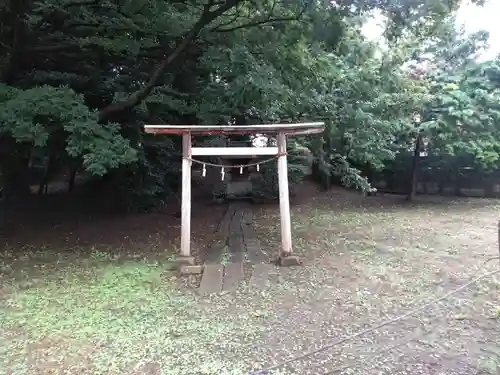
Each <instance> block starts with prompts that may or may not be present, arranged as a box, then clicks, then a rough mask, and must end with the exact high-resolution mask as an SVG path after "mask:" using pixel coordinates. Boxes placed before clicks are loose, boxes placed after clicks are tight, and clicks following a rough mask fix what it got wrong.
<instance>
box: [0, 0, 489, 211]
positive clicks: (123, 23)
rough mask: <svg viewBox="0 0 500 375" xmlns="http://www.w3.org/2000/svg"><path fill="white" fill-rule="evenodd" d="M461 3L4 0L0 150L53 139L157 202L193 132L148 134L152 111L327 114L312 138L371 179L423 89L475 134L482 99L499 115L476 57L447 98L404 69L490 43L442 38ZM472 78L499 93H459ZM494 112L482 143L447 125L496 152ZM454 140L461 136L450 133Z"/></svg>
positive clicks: (134, 193)
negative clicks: (417, 60) (373, 20)
mask: <svg viewBox="0 0 500 375" xmlns="http://www.w3.org/2000/svg"><path fill="white" fill-rule="evenodd" d="M459 3H460V2H459V1H458V0H454V1H449V2H442V1H438V0H432V1H426V2H424V3H422V2H421V1H417V0H412V1H407V0H404V1H403V0H397V1H392V0H391V1H379V0H371V1H360V0H346V1H339V2H336V3H335V4H328V5H327V4H325V3H321V2H304V1H302V0H295V1H286V2H277V1H274V0H262V1H259V2H257V3H255V2H250V1H248V0H229V1H227V2H215V1H212V0H205V1H201V0H195V1H190V2H183V1H175V2H172V1H163V0H133V1H127V2H125V3H123V2H121V3H120V2H118V3H117V2H114V1H109V0H105V1H101V2H93V1H86V2H78V1H76V0H50V1H44V2H41V1H35V2H11V3H10V4H8V5H2V7H3V8H2V14H4V15H5V16H4V17H3V18H2V28H1V30H0V46H1V47H2V48H1V49H0V83H1V86H0V140H2V142H0V155H8V156H9V157H8V161H7V157H5V156H3V157H2V160H4V163H3V165H0V168H2V169H8V165H14V164H16V165H18V166H24V168H28V167H27V164H28V163H29V159H30V158H31V153H32V151H33V149H34V148H40V147H42V148H44V149H45V150H46V155H50V156H51V157H53V158H55V159H57V160H58V164H57V168H58V169H62V170H64V169H67V168H68V166H69V163H70V162H71V163H72V164H71V165H72V166H73V165H75V164H76V165H78V166H79V165H80V164H81V166H82V167H83V169H85V170H86V171H87V172H89V173H90V174H93V175H96V176H104V175H107V174H111V175H112V177H113V178H112V179H110V180H113V181H114V182H113V184H114V189H112V190H113V191H114V192H115V193H117V195H119V196H120V200H121V201H122V202H123V204H124V205H125V206H127V207H130V208H132V206H139V207H148V206H150V205H152V204H155V203H159V202H161V201H163V200H164V198H165V196H166V195H168V194H170V193H169V192H171V191H172V190H175V185H176V183H177V182H176V180H178V167H177V166H176V165H175V163H174V162H173V160H175V159H176V158H177V159H178V158H179V142H177V141H176V140H175V139H174V138H173V137H172V138H169V137H167V136H165V137H164V138H165V139H167V141H166V143H167V145H166V147H165V149H164V151H162V152H160V151H158V150H159V147H163V146H165V145H163V146H160V145H158V144H155V145H153V144H150V143H148V142H145V141H144V140H143V139H142V137H143V135H142V134H141V126H142V124H145V123H156V124H166V123H169V124H175V123H176V124H214V123H221V122H222V123H228V122H230V123H234V122H238V123H242V122H245V123H272V122H299V121H305V120H309V121H311V120H324V121H325V122H326V124H327V131H326V132H325V134H324V136H323V141H322V142H321V141H319V140H317V139H316V140H312V139H308V140H305V141H303V143H304V144H307V145H308V146H309V147H310V148H311V151H312V152H313V153H314V155H315V157H316V158H317V160H318V161H319V163H320V164H321V166H322V168H320V169H321V170H322V171H323V173H324V174H325V175H328V176H331V175H338V176H339V177H340V179H341V180H342V181H344V183H345V184H349V185H352V186H354V187H357V188H359V189H361V190H367V189H369V185H368V184H367V183H366V179H364V178H362V177H361V175H360V173H359V171H358V170H357V169H356V168H354V167H353V165H355V164H368V165H370V166H371V167H372V168H376V169H381V168H383V166H384V163H385V161H386V160H388V159H392V158H394V156H395V153H396V151H397V150H398V149H399V148H400V146H401V143H405V144H406V143H411V142H412V140H413V139H414V135H415V129H416V126H415V124H414V115H415V113H418V112H421V109H422V105H423V103H427V104H428V106H429V107H433V108H434V107H447V108H455V109H454V111H455V112H453V111H451V110H450V111H448V112H447V114H445V112H446V111H441V112H439V111H437V112H439V115H437V114H436V115H435V116H434V115H433V116H434V117H435V118H434V117H432V116H431V117H430V119H426V125H423V124H422V131H424V130H425V129H427V128H429V131H430V130H431V129H436V127H439V128H440V129H444V127H443V125H442V124H443V123H446V124H452V122H453V121H451V120H449V119H450V118H452V117H453V118H455V119H456V121H458V120H459V121H461V122H464V121H467V122H468V123H469V124H470V129H471V130H470V131H469V133H470V134H472V133H474V134H476V130H477V128H478V121H480V122H481V121H483V120H481V119H474V118H475V117H474V115H473V113H472V112H471V111H476V110H481V111H483V110H485V111H486V112H488V114H486V115H485V116H488V120H485V121H486V122H488V123H491V122H494V121H496V120H495V119H496V114H495V113H494V111H493V110H492V109H491V106H490V105H489V104H488V103H491V102H495V101H496V100H497V98H496V96H493V97H492V96H491V95H492V94H491V90H492V89H491V87H489V86H488V87H486V86H484V85H483V84H485V85H487V84H486V83H484V82H483V83H481V84H479V86H478V83H477V82H473V80H472V77H473V76H474V74H478V73H477V72H476V73H474V72H473V70H470V72H469V73H468V77H470V79H469V80H467V81H463V80H462V81H460V79H459V80H458V81H460V82H458V81H457V82H455V81H454V80H450V79H446V80H444V81H442V82H445V81H446V83H450V82H452V81H453V82H454V84H456V85H457V86H458V90H454V91H457V92H450V93H448V94H447V95H441V96H440V97H438V96H439V95H436V94H435V92H431V91H432V90H433V89H432V88H431V86H432V84H431V83H430V82H428V81H425V82H422V81H418V80H415V79H414V78H413V77H412V76H411V74H409V72H408V70H405V69H403V64H404V63H407V62H408V61H409V60H410V59H411V58H412V57H414V56H415V55H416V56H420V55H421V52H422V51H424V50H426V51H429V50H430V49H432V48H434V53H435V54H436V55H439V56H440V58H441V60H442V61H443V62H447V63H446V64H441V65H442V66H446V67H447V68H446V69H444V68H442V70H443V71H446V72H448V71H451V70H453V69H458V68H459V67H460V64H458V65H457V64H454V63H451V62H450V61H452V60H453V58H454V57H456V56H461V55H463V54H464V53H467V52H469V53H470V52H471V51H473V50H475V49H476V47H477V46H478V45H482V44H481V43H483V44H484V41H485V36H484V35H482V37H478V38H476V39H474V40H473V41H472V42H470V43H469V44H462V45H460V48H456V49H453V53H451V52H450V53H448V54H445V53H444V52H443V51H444V50H445V49H444V48H443V46H444V45H448V46H449V45H450V43H452V42H453V43H455V41H456V38H455V39H454V36H453V34H452V33H450V32H449V30H448V29H447V27H448V26H449V22H448V18H449V16H450V15H451V14H452V12H453V11H454V10H455V9H456V8H457V6H458V4H459ZM372 10H377V11H379V12H380V14H382V15H384V16H386V17H387V20H388V22H387V25H386V26H387V27H386V33H385V34H386V36H387V41H389V42H390V45H389V46H388V47H387V48H385V49H384V48H381V46H380V45H377V44H374V43H370V42H368V41H367V40H365V38H364V37H363V36H362V33H361V27H362V24H363V20H364V19H365V18H364V16H365V15H366V14H367V12H369V11H372ZM443 25H445V26H443ZM445 31H446V32H445ZM436 51H438V52H436ZM33 56H36V59H35V58H33ZM455 60H456V59H455ZM451 67H452V68H453V69H452V68H451ZM152 72H153V73H152ZM466 75H467V74H466ZM440 82H441V81H440ZM491 82H493V81H491ZM481 85H482V86H481ZM438 86H439V85H438ZM436 87H437V86H436ZM429 90H430V91H429ZM470 90H472V91H475V92H476V91H478V90H479V91H481V90H482V91H481V92H486V93H487V94H484V95H483V94H480V93H479V91H478V93H477V94H474V95H471V94H470V93H469V94H465V96H464V94H459V93H462V92H469V91H470ZM435 91H436V90H435ZM452 91H453V90H452ZM428 93H431V94H430V95H431V96H432V99H429V100H427V99H428V98H427V94H428ZM481 95H482V96H481ZM485 95H486V96H485ZM495 95H496V94H495ZM457 102H459V103H461V104H460V108H462V109H460V113H456V106H455V104H456V103H457ZM452 106H453V107H452ZM486 107H488V109H486ZM433 111H434V110H433V109H432V110H430V112H432V113H434V112H436V111H434V112H433ZM437 112H436V113H437ZM436 123H439V126H438V125H435V124H436ZM482 123H484V121H483V122H482ZM450 126H451V125H450ZM489 126H490V125H489ZM492 126H493V125H491V126H490V128H488V129H486V128H484V127H483V130H481V132H482V133H481V134H482V135H481V136H480V137H479V138H477V139H476V141H475V142H473V141H472V140H468V141H463V139H462V138H460V137H458V136H451V135H450V134H452V133H453V132H452V130H451V127H450V128H449V130H447V131H446V132H444V131H442V130H441V133H440V134H444V133H447V134H448V136H446V137H445V136H442V138H443V146H439V149H442V150H445V148H446V147H448V148H449V149H453V150H454V151H453V152H457V151H456V149H457V148H462V149H464V148H467V149H468V150H467V152H468V153H473V154H474V155H476V156H477V157H478V158H479V159H481V160H484V164H485V165H486V164H488V165H493V164H494V163H495V162H496V160H497V159H498V156H497V148H496V146H493V143H494V142H493V141H492V139H488V136H487V135H486V133H488V132H490V133H488V134H491V129H492ZM433 131H434V130H433ZM457 134H458V133H457ZM401 139H404V141H403V142H401ZM451 139H453V142H454V143H453V146H451V148H450V146H449V145H448V146H446V147H445V145H444V143H445V141H446V142H448V141H449V140H451ZM459 139H460V142H462V143H464V144H462V143H460V142H459ZM3 141H5V142H3ZM448 143H449V142H448ZM169 144H170V145H172V146H171V147H170V146H168V145H169ZM436 147H437V146H436ZM450 152H451V151H450ZM320 159H321V160H320ZM0 164H2V163H1V162H0ZM292 165H293V164H291V169H290V176H292V178H293V176H294V175H295V172H294V170H293V167H292ZM17 169H19V168H17ZM21 169H22V168H21ZM266 173H268V174H269V176H267V177H263V181H264V180H265V181H268V182H269V181H271V180H272V179H273V178H274V177H270V176H271V174H273V173H275V172H274V171H272V170H269V171H266V172H265V173H264V175H265V174H266ZM4 174H5V175H8V177H7V180H16V181H15V184H14V183H13V184H12V185H15V186H20V185H22V184H26V183H27V182H26V181H25V180H26V179H23V178H22V176H20V173H17V174H16V173H10V172H9V173H4ZM52 174H53V175H57V173H52ZM47 176H48V174H47ZM262 185H263V186H264V185H266V186H267V183H265V182H263V184H262ZM269 186H272V184H271V185H269Z"/></svg>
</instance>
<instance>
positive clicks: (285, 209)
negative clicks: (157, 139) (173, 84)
mask: <svg viewBox="0 0 500 375" xmlns="http://www.w3.org/2000/svg"><path fill="white" fill-rule="evenodd" d="M144 128H145V131H146V133H150V134H178V135H182V204H181V206H182V207H181V253H180V256H181V257H185V258H190V256H191V165H192V156H212V155H213V156H239V157H241V156H251V157H254V156H263V155H275V156H277V158H278V180H279V203H280V219H281V251H280V254H279V258H280V260H281V263H282V264H284V263H287V262H286V261H283V259H287V258H290V256H291V255H292V226H291V222H290V198H289V191H288V164H287V154H286V137H287V136H297V135H307V134H317V133H321V132H323V131H324V129H325V124H324V123H323V122H309V123H297V124H265V125H227V126H226V125H223V126H221V125H145V127H144ZM231 134H248V135H266V136H276V138H277V147H191V145H192V140H191V138H192V136H194V135H231ZM289 263H293V261H291V262H289Z"/></svg>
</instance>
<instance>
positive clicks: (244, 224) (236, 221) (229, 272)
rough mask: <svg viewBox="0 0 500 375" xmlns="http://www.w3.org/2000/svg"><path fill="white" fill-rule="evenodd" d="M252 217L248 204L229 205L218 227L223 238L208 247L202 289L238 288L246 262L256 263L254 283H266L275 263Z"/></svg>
mask: <svg viewBox="0 0 500 375" xmlns="http://www.w3.org/2000/svg"><path fill="white" fill-rule="evenodd" d="M252 219H253V213H252V210H251V208H250V207H248V206H247V205H243V204H231V205H229V206H228V208H227V210H226V212H225V214H224V217H223V218H222V220H221V221H220V223H219V226H218V228H217V232H218V235H219V239H218V240H217V241H216V242H215V243H214V244H212V245H211V246H210V248H209V249H207V254H208V255H207V258H206V261H205V266H204V271H203V275H202V278H201V283H200V287H199V293H201V294H209V293H218V292H221V291H234V290H236V289H237V288H238V285H239V283H240V282H241V281H242V280H244V278H245V273H244V267H245V266H246V267H252V276H251V278H250V284H249V285H250V286H251V287H262V286H264V285H265V284H266V280H267V278H268V276H269V273H270V272H271V270H272V269H273V267H274V266H273V265H272V264H270V256H269V254H267V253H266V252H265V251H264V250H263V249H262V246H261V243H260V241H259V239H258V238H257V237H256V235H255V233H254V231H253V228H252Z"/></svg>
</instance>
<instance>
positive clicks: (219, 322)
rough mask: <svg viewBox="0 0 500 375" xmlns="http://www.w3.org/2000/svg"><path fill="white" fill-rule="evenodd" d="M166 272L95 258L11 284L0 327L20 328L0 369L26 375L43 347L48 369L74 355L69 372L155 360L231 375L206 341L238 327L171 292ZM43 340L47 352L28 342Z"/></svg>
mask: <svg viewBox="0 0 500 375" xmlns="http://www.w3.org/2000/svg"><path fill="white" fill-rule="evenodd" d="M52 271H53V270H52ZM169 277H171V274H170V273H169V272H168V267H166V266H160V265H150V264H146V263H144V262H127V263H122V264H112V263H106V262H100V263H98V265H97V266H93V267H86V268H85V267H81V268H77V267H67V268H65V269H63V270H58V271H55V274H52V275H51V277H50V278H46V279H45V278H44V279H38V280H37V281H36V282H35V283H31V284H29V286H28V287H26V286H25V284H23V283H17V282H16V283H11V284H10V289H11V290H10V292H9V295H8V297H7V298H6V299H5V300H4V302H5V307H4V308H3V309H1V310H0V327H1V329H2V331H4V332H16V331H17V332H22V333H21V334H19V335H13V336H11V337H10V338H9V339H8V340H5V341H4V343H3V344H2V345H1V347H2V348H4V349H5V350H6V354H7V355H1V356H0V358H2V359H1V360H0V367H1V368H3V369H10V370H11V371H14V373H15V374H29V373H32V372H31V371H32V370H33V369H31V370H30V369H29V366H30V363H32V362H33V361H38V362H39V365H40V364H41V363H40V358H42V357H44V356H45V354H44V353H45V352H44V351H47V350H49V351H53V350H54V348H56V352H57V354H54V353H51V354H50V360H51V363H52V364H49V365H48V366H49V367H50V366H53V367H54V369H56V368H59V367H61V366H62V367H64V363H63V362H65V360H64V359H65V358H66V362H67V359H68V358H72V360H71V362H72V365H71V366H72V368H71V371H72V373H73V372H78V373H92V374H99V373H106V374H108V373H132V371H131V370H130V369H133V368H136V367H137V368H140V367H141V364H147V363H152V362H155V363H158V364H159V365H160V366H161V373H162V374H163V373H165V374H172V375H175V374H188V373H192V372H191V371H195V373H200V374H204V373H207V374H212V373H218V374H219V373H220V374H222V373H224V371H225V370H224V369H226V368H230V369H231V370H230V373H231V374H233V371H236V369H237V367H238V366H237V364H227V363H224V362H223V361H220V360H214V359H213V358H214V357H213V356H211V350H210V346H211V345H212V344H213V343H214V342H217V341H218V340H219V339H221V338H222V337H227V336H228V335H231V333H232V332H234V331H235V329H236V331H239V332H241V333H242V334H244V333H245V332H244V329H243V330H242V328H241V327H239V328H235V327H234V325H232V324H231V322H228V321H224V319H223V316H218V315H214V314H210V313H206V311H204V310H203V309H200V308H199V306H198V305H197V297H196V296H194V295H192V294H186V293H184V294H181V293H180V292H178V291H176V290H175V288H174V287H173V286H172V285H170V283H169V282H168V281H167V280H168V279H169ZM6 336H7V335H6ZM46 340H48V341H49V342H50V344H49V345H48V346H47V348H46V349H43V348H42V349H33V348H31V347H30V344H32V343H43V342H44V341H46ZM87 352H90V353H91V354H88V353H87ZM193 353H197V354H196V356H193ZM0 354H1V353H0ZM37 358H38V360H37ZM30 361H31V362H30ZM42 362H43V360H42ZM79 365H81V366H82V367H81V368H79V367H78V366H79ZM45 366H47V364H45ZM75 366H76V368H75Z"/></svg>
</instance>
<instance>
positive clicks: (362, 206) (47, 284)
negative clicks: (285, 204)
mask: <svg viewBox="0 0 500 375" xmlns="http://www.w3.org/2000/svg"><path fill="white" fill-rule="evenodd" d="M302 196H307V197H308V198H307V199H304V201H302V202H296V203H295V205H294V207H293V214H292V216H293V225H294V237H295V238H294V243H295V250H296V252H297V253H298V254H299V255H300V256H301V257H302V259H303V260H304V265H303V266H300V267H294V268H275V269H274V272H273V274H272V275H271V276H270V279H269V283H268V285H267V287H266V288H263V289H260V290H250V289H249V288H248V286H247V285H242V287H241V288H240V289H239V290H238V291H237V292H235V293H223V294H220V295H210V296H198V295H197V294H196V291H195V289H194V288H191V287H190V286H189V285H190V283H189V282H187V283H186V280H185V279H180V278H178V277H177V276H175V274H174V273H172V272H171V271H169V270H168V262H167V261H166V260H167V259H169V257H168V256H167V255H164V257H165V259H163V260H162V258H161V254H159V255H157V256H156V258H155V259H156V260H155V262H152V261H148V260H144V259H143V260H137V259H125V260H124V259H121V258H120V259H117V258H109V257H107V256H106V255H105V254H104V253H101V252H96V251H94V252H92V253H91V254H90V255H88V254H87V255H86V256H84V255H82V254H80V255H77V254H76V255H74V256H71V257H67V256H66V255H65V256H62V255H57V256H56V257H55V258H54V252H51V253H50V256H49V255H46V256H45V257H44V255H43V254H44V253H40V251H37V250H36V249H33V248H31V249H30V250H29V251H25V252H24V253H22V254H19V252H16V253H15V254H14V253H12V252H4V258H3V260H2V262H3V263H2V270H3V271H2V274H1V277H2V289H1V294H0V296H2V302H3V303H2V305H3V306H1V307H2V308H1V309H0V324H1V325H0V327H1V330H2V331H3V332H2V333H3V334H0V338H1V339H0V344H1V346H0V367H1V368H3V369H9V370H11V371H12V373H13V374H59V373H60V374H63V373H66V374H68V373H69V374H100V373H102V374H168V375H246V374H248V373H249V372H250V371H253V370H258V369H262V368H266V367H269V366H272V365H274V364H277V363H280V362H282V361H286V360H289V359H291V358H293V357H295V356H298V355H301V354H303V353H305V352H309V351H312V350H314V349H317V348H320V347H321V346H322V345H327V344H331V343H333V342H335V341H338V340H339V339H341V338H344V337H346V336H349V335H352V334H354V333H356V332H358V331H360V330H363V329H366V328H369V327H372V326H374V325H377V324H379V323H380V322H382V321H385V320H389V319H392V318H394V317H397V316H399V315H402V314H405V313H407V312H409V311H411V310H412V309H414V308H416V307H418V306H420V305H421V304H423V303H425V302H426V301H428V300H430V299H434V298H436V297H439V296H442V295H444V294H446V293H447V292H449V291H451V290H453V289H456V288H458V287H459V286H461V285H463V284H465V283H466V282H467V281H468V279H469V277H470V276H471V275H472V274H474V272H476V271H477V272H478V274H481V273H484V272H487V271H491V270H494V269H495V267H498V261H493V262H490V263H489V264H487V265H486V266H485V268H484V270H483V271H480V270H479V271H478V267H479V266H480V265H481V264H482V262H483V261H484V260H485V259H487V258H489V257H492V256H496V255H498V242H497V222H498V219H499V218H498V213H499V208H500V202H499V201H488V200H482V199H463V200H449V199H441V200H437V198H434V199H431V198H421V199H420V203H418V204H413V205H408V204H403V203H402V199H401V198H400V197H384V196H382V197H368V198H362V197H360V196H359V195H356V194H352V193H347V192H345V191H341V190H334V191H332V192H330V193H329V194H324V193H323V194H315V193H314V194H313V193H312V192H309V193H303V194H302ZM278 218H279V213H278V210H277V207H276V206H267V207H261V208H259V209H257V210H256V212H255V214H254V226H255V230H256V231H257V233H258V235H259V238H260V239H261V240H262V241H263V242H264V243H265V244H266V245H267V247H268V248H269V249H277V248H278V246H279V219H278ZM158 260H159V261H158ZM499 278H500V276H497V277H495V276H492V277H489V278H485V279H483V280H481V281H480V282H478V283H477V284H475V285H472V286H471V287H469V288H466V289H464V290H462V291H460V292H459V293H457V294H456V295H454V296H453V297H450V298H448V299H447V300H445V301H442V302H440V303H436V304H434V305H431V306H428V307H427V308H425V309H424V310H423V311H420V312H418V313H416V314H415V315H413V316H411V317H408V318H407V319H404V320H401V321H399V322H397V323H394V324H389V325H386V326H383V327H381V328H379V329H377V330H374V331H372V332H370V333H368V334H365V335H363V336H361V337H358V338H356V339H353V340H349V341H346V342H345V343H342V344H339V345H335V346H333V347H332V348H330V349H329V350H324V351H321V352H320V353H318V354H316V355H314V356H309V357H307V358H304V359H303V360H299V361H295V362H292V363H290V364H288V365H286V366H282V367H281V368H279V369H278V370H276V371H271V372H269V373H270V374H290V375H291V374H297V375H298V374H301V375H306V374H311V375H312V374H315V375H316V374H349V375H350V374H359V375H372V374H373V375H379V374H384V375H385V374H387V375H395V374H412V375H413V374H446V375H453V374H464V375H465V374H467V375H475V374H492V375H493V374H500V335H499V333H500V300H499V285H500V284H499V282H498V280H499Z"/></svg>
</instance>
